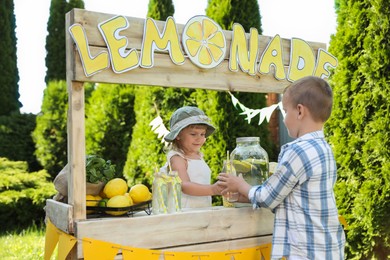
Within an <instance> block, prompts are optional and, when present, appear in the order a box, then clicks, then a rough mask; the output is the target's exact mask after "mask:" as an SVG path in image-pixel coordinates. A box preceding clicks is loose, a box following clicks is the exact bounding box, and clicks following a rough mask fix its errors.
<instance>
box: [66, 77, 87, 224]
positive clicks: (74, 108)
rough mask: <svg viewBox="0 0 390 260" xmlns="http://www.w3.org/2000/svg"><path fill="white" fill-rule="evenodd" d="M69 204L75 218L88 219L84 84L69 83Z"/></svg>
mask: <svg viewBox="0 0 390 260" xmlns="http://www.w3.org/2000/svg"><path fill="white" fill-rule="evenodd" d="M68 94H69V104H70V105H69V110H68V163H69V169H70V174H69V176H68V203H69V204H70V205H73V207H74V210H73V218H74V219H75V220H78V219H86V176H85V119H84V118H85V111H84V87H83V83H82V82H70V83H69V82H68Z"/></svg>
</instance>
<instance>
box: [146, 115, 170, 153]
mask: <svg viewBox="0 0 390 260" xmlns="http://www.w3.org/2000/svg"><path fill="white" fill-rule="evenodd" d="M149 125H150V126H151V127H152V131H153V133H155V134H157V137H158V139H161V142H162V143H164V145H165V146H168V144H169V143H168V142H167V141H165V139H164V137H165V136H166V135H167V134H169V131H168V129H167V128H166V127H165V125H164V122H163V120H162V118H161V117H160V116H157V117H156V118H155V119H153V120H152V122H150V124H149Z"/></svg>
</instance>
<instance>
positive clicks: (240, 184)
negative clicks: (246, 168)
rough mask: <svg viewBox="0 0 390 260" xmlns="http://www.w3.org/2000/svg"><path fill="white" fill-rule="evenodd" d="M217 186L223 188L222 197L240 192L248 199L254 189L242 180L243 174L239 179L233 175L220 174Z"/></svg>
mask: <svg viewBox="0 0 390 260" xmlns="http://www.w3.org/2000/svg"><path fill="white" fill-rule="evenodd" d="M217 184H218V185H219V186H221V187H222V195H224V194H226V193H227V192H239V193H240V194H242V195H244V196H245V197H248V193H249V190H250V189H251V187H252V186H251V185H249V184H248V183H247V182H246V181H245V180H244V178H242V175H241V174H240V175H239V176H238V177H237V176H233V175H231V174H226V173H220V174H219V175H218V182H217Z"/></svg>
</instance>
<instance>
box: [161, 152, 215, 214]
mask: <svg viewBox="0 0 390 260" xmlns="http://www.w3.org/2000/svg"><path fill="white" fill-rule="evenodd" d="M174 155H179V156H180V157H182V158H184V159H185V160H186V161H187V174H188V177H189V178H190V180H191V182H194V183H198V184H203V185H210V181H211V169H210V167H209V166H208V165H207V163H206V162H205V161H204V160H203V155H201V159H199V160H196V159H188V158H186V156H185V155H184V154H183V153H180V152H178V151H174V150H171V151H169V152H168V155H167V161H170V160H171V158H172V156H174ZM181 206H182V208H203V207H211V196H190V195H187V194H184V193H182V197H181Z"/></svg>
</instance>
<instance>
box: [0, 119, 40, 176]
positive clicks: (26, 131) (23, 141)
mask: <svg viewBox="0 0 390 260" xmlns="http://www.w3.org/2000/svg"><path fill="white" fill-rule="evenodd" d="M35 118H36V116H35V115H34V114H13V115H10V116H0V144H1V149H0V157H5V158H8V159H9V160H12V161H25V162H27V163H28V170H29V171H31V172H33V171H37V170H41V169H42V166H41V165H40V164H39V163H38V161H37V158H36V157H35V155H34V151H35V145H34V141H33V139H32V136H31V133H32V132H33V131H34V128H35V125H36V123H35Z"/></svg>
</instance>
